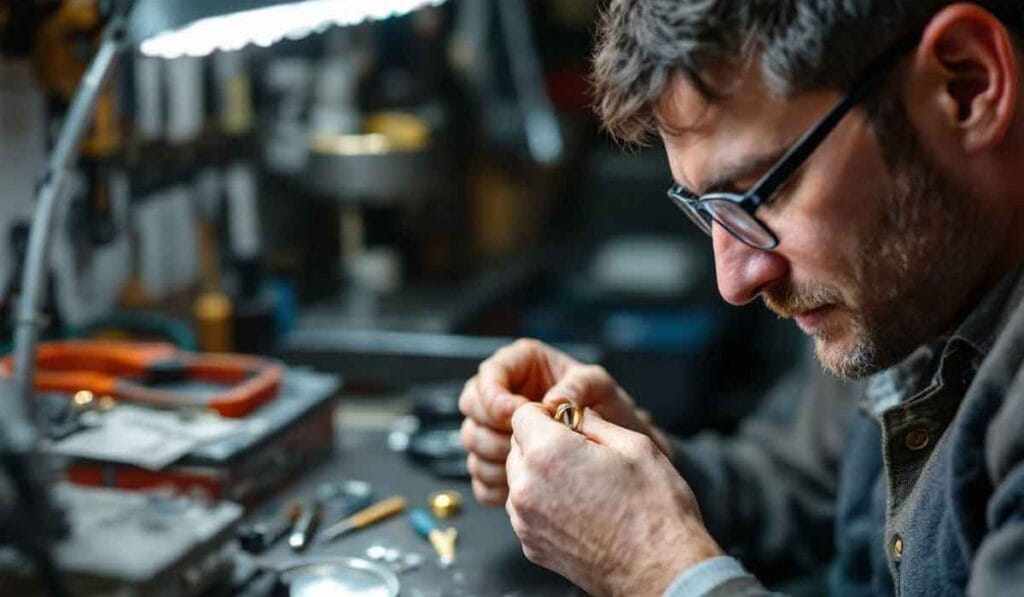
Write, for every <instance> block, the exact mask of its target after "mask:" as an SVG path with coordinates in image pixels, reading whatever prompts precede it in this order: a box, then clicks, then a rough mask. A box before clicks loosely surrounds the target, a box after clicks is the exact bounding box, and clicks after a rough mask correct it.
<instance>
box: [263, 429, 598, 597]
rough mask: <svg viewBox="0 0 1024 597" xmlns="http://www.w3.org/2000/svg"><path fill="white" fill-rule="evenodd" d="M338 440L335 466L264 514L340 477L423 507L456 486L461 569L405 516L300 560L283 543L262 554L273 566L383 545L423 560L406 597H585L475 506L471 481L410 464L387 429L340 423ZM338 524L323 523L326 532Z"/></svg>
mask: <svg viewBox="0 0 1024 597" xmlns="http://www.w3.org/2000/svg"><path fill="white" fill-rule="evenodd" d="M335 437H336V446H335V453H334V454H333V455H332V457H331V459H330V460H329V461H327V462H325V463H323V464H322V465H320V466H318V467H316V468H314V469H313V470H311V471H310V472H309V473H307V474H305V475H303V477H302V478H301V479H298V480H297V481H296V482H295V483H294V484H293V485H292V486H291V487H289V488H288V489H287V490H285V491H284V492H283V493H282V494H281V495H280V496H278V497H277V498H275V499H274V500H271V501H270V502H268V504H267V505H266V507H265V508H263V509H261V510H265V511H266V512H268V513H269V512H271V511H273V509H276V508H279V507H281V505H282V504H284V503H286V502H287V501H288V500H292V499H302V500H304V501H308V500H310V499H311V498H312V496H313V495H314V494H315V491H316V488H317V487H318V486H319V485H320V484H322V483H325V482H329V481H337V480H340V479H359V480H363V481H367V482H369V483H370V484H371V485H372V486H373V489H374V492H375V493H376V494H377V495H378V496H380V497H386V496H389V495H393V494H399V495H402V496H404V497H405V498H406V499H407V500H408V503H409V507H424V508H425V507H427V496H428V495H429V494H431V493H432V492H434V491H438V490H442V489H454V490H457V491H458V492H459V493H461V494H462V496H463V498H464V502H463V508H462V512H461V514H459V515H457V516H455V517H454V518H451V519H448V521H443V522H444V523H445V524H447V523H448V522H449V521H450V522H451V524H452V525H454V526H455V527H457V528H458V532H459V535H458V543H457V545H458V551H457V557H456V561H455V564H454V565H453V566H451V567H450V568H448V569H442V568H441V567H440V566H439V565H438V563H437V557H436V555H435V553H434V551H433V549H432V548H431V547H430V545H429V544H428V543H427V542H426V541H425V540H423V539H422V538H420V537H419V536H418V535H417V534H416V533H415V532H414V531H413V529H412V527H411V525H410V523H409V520H408V517H407V515H406V514H405V513H403V514H401V515H398V516H395V517H393V518H390V519H388V520H386V521H383V522H380V523H378V524H376V525H374V526H372V527H369V528H366V529H363V530H360V531H356V532H354V533H352V534H350V535H346V536H344V537H342V538H340V539H338V540H337V541H335V542H333V543H329V544H325V545H317V544H314V545H312V546H311V547H310V548H309V549H308V550H307V551H305V552H304V553H303V554H301V555H296V554H295V553H294V552H293V551H292V550H291V549H290V548H289V547H288V546H287V545H286V542H285V541H281V542H279V543H278V544H277V545H275V546H274V547H273V548H272V549H271V550H270V551H268V552H266V553H265V554H264V556H263V557H264V558H265V559H266V560H267V561H269V562H272V563H274V564H286V563H290V562H293V561H296V560H298V559H302V558H310V559H312V558H324V557H330V556H349V557H360V558H364V559H365V558H366V550H367V548H369V547H371V546H373V545H381V546H385V547H389V548H397V549H399V550H400V551H402V552H406V553H408V552H416V553H419V554H421V555H422V556H423V564H422V565H421V566H420V567H419V568H417V569H415V570H410V571H407V572H403V573H401V574H399V580H400V582H401V593H400V594H401V595H402V596H403V597H442V596H449V595H452V596H463V597H471V596H480V597H489V596H495V597H503V596H507V597H511V596H519V597H527V596H529V597H545V596H552V597H554V596H559V597H562V596H567V595H584V593H583V591H582V590H580V589H578V588H575V587H573V586H572V585H571V584H570V583H569V582H568V581H566V580H565V579H563V578H562V577H561V576H559V575H557V574H555V573H553V572H550V571H548V570H545V569H543V568H540V567H539V566H536V565H534V564H532V563H531V562H529V561H528V560H527V559H526V558H525V557H524V556H523V553H522V548H521V547H520V544H519V541H518V539H517V538H516V536H515V534H514V533H513V532H512V528H511V526H510V525H509V522H508V515H507V514H506V513H505V510H504V509H502V508H491V507H486V506H483V505H481V504H479V503H477V502H476V500H475V499H474V498H473V492H472V489H471V488H470V484H469V482H468V481H452V480H442V479H437V478H435V477H434V476H433V475H432V474H431V473H429V472H428V471H427V470H426V469H423V468H420V467H418V466H416V465H415V464H413V463H412V462H410V461H409V460H408V459H407V458H406V456H405V454H403V453H399V452H394V451H391V450H389V449H388V446H387V432H386V431H383V430H368V429H358V428H353V427H349V426H345V425H341V426H339V427H338V428H337V429H336V433H335ZM333 522H335V521H333V520H324V521H323V524H322V525H321V528H324V526H325V525H329V524H332V523H333Z"/></svg>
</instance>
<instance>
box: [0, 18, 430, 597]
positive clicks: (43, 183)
mask: <svg viewBox="0 0 1024 597" xmlns="http://www.w3.org/2000/svg"><path fill="white" fill-rule="evenodd" d="M443 2H444V0H305V1H295V0H292V1H285V0H113V1H112V2H110V3H108V4H107V6H108V7H109V11H110V19H109V21H108V23H107V25H106V27H105V29H104V31H103V34H102V36H101V41H100V45H99V48H98V50H97V52H96V54H95V56H94V57H93V59H92V61H91V62H90V64H89V66H88V68H87V69H86V71H85V74H84V76H83V77H82V81H81V83H80V84H79V87H78V90H77V91H76V92H75V96H74V98H73V99H72V100H71V104H70V106H69V108H68V111H67V114H66V116H65V118H64V121H63V124H62V125H61V128H60V132H59V134H58V136H57V139H56V142H55V143H54V145H53V149H52V151H51V152H50V157H49V160H48V162H47V166H46V170H45V171H44V172H43V176H42V178H41V179H40V183H39V187H38V190H37V192H36V198H35V199H36V201H35V213H34V215H33V219H32V228H31V232H30V234H29V241H28V251H27V253H26V258H25V262H24V266H23V272H22V273H23V275H22V280H21V296H20V298H19V303H18V308H17V313H16V317H15V336H14V357H15V371H14V377H13V382H12V384H11V386H10V387H7V388H3V389H4V390H5V392H4V393H3V395H2V396H0V399H2V400H3V403H4V404H3V417H2V418H0V419H2V420H0V447H2V454H0V458H2V465H3V467H4V472H6V473H7V476H8V478H9V480H10V483H11V484H12V485H13V486H14V489H15V490H16V491H15V493H16V494H17V496H18V499H17V501H18V505H17V507H16V508H15V511H20V513H21V516H19V515H18V514H12V515H11V516H9V519H10V521H14V522H15V523H17V526H18V527H19V531H16V532H14V533H12V534H13V535H15V537H14V539H15V541H14V542H15V543H16V544H18V545H19V546H21V547H23V548H24V549H25V551H26V552H27V553H28V555H29V556H30V557H32V558H33V559H34V560H36V562H37V564H38V565H39V567H40V572H41V574H42V576H43V577H44V579H46V580H47V582H51V583H57V584H52V586H51V587H50V588H51V592H53V593H63V592H64V591H63V590H62V589H61V587H60V586H59V583H58V581H57V580H56V579H57V576H58V575H56V574H55V572H54V568H53V565H52V559H51V558H50V555H49V548H48V543H49V538H52V537H54V536H58V535H59V534H60V533H61V530H60V527H62V525H61V524H59V523H57V522H56V521H57V520H59V519H61V517H60V516H59V515H58V514H57V510H56V509H54V508H53V507H52V504H50V503H49V501H48V498H47V494H46V491H45V489H44V488H45V485H44V484H43V483H42V482H40V479H41V470H40V469H41V468H42V466H43V464H44V463H43V462H42V461H41V460H39V459H38V457H37V454H36V447H37V440H38V431H37V429H36V424H35V420H34V408H33V393H34V384H33V380H34V371H35V357H36V354H35V353H36V343H37V340H38V332H39V327H40V325H41V323H42V322H41V318H42V316H41V314H40V299H41V298H42V295H43V285H44V281H45V279H46V269H47V263H48V249H49V245H50V232H51V229H52V226H53V218H54V213H55V212H56V207H57V205H58V202H59V201H62V200H64V199H65V193H64V191H65V188H64V186H65V183H66V182H67V174H68V170H69V169H70V167H71V166H72V163H73V162H74V160H75V159H76V157H77V155H78V151H79V144H80V142H81V140H82V137H83V135H84V134H85V132H86V130H87V129H88V126H89V123H90V120H91V116H92V112H93V108H94V107H95V105H96V100H97V98H98V96H99V95H100V91H101V89H102V88H103V85H104V84H105V82H106V80H107V78H108V76H109V74H110V72H111V69H112V67H113V65H114V62H115V60H116V58H117V55H118V54H119V52H120V51H121V50H122V49H125V48H135V47H137V48H138V50H139V51H140V52H141V53H143V54H145V55H149V56H155V57H163V58H174V57H178V56H192V57H199V56H206V55H208V54H211V53H212V52H214V51H218V50H221V51H230V50H237V49H240V48H243V47H245V46H247V45H250V44H254V45H258V46H263V47H265V46H269V45H271V44H273V43H275V42H278V41H280V40H282V39H286V38H287V39H299V38H302V37H305V36H307V35H309V34H311V33H318V32H322V31H324V30H326V29H327V28H329V27H332V26H344V25H354V24H358V23H362V22H367V21H372V20H379V19H384V18H388V17H391V16H397V15H401V14H405V13H408V12H410V11H413V10H416V9H418V8H421V7H425V6H436V5H440V4H442V3H443ZM0 489H2V488H0ZM0 493H3V492H0ZM0 497H3V496H0ZM0 502H2V500H0ZM0 522H2V521H0ZM23 535H24V536H23ZM4 538H5V537H3V536H2V534H0V539H4ZM19 539H20V541H19Z"/></svg>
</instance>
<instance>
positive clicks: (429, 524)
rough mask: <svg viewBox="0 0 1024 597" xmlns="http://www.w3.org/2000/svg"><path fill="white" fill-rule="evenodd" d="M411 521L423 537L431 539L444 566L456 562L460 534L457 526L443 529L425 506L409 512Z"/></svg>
mask: <svg viewBox="0 0 1024 597" xmlns="http://www.w3.org/2000/svg"><path fill="white" fill-rule="evenodd" d="M409 522H410V523H412V528H414V529H416V532H417V533H419V535H420V536H421V537H423V538H424V539H426V540H427V541H430V545H432V546H433V547H434V551H436V552H437V557H438V558H439V559H440V561H441V567H442V568H447V567H448V566H451V565H452V563H453V562H455V539H456V537H458V534H459V532H458V530H456V528H455V527H448V528H447V529H442V528H441V523H440V522H438V521H437V519H436V518H434V517H433V516H431V515H430V512H427V511H426V510H424V509H423V508H416V509H415V510H412V511H411V512H409Z"/></svg>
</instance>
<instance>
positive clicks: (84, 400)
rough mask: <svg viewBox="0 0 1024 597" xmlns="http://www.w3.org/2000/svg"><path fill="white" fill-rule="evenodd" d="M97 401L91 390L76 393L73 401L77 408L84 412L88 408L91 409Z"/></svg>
mask: <svg viewBox="0 0 1024 597" xmlns="http://www.w3.org/2000/svg"><path fill="white" fill-rule="evenodd" d="M95 399H96V396H95V395H93V393H92V392H90V391H89V390H81V391H79V392H75V395H74V397H73V398H72V399H71V400H72V401H73V402H74V403H75V406H76V407H78V408H79V409H83V410H84V409H86V408H90V407H91V406H92V404H93V401H94V400H95Z"/></svg>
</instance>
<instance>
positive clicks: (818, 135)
mask: <svg viewBox="0 0 1024 597" xmlns="http://www.w3.org/2000/svg"><path fill="white" fill-rule="evenodd" d="M919 40H920V36H919V35H906V36H904V37H902V38H900V40H899V41H897V42H896V43H894V44H893V45H892V46H891V47H890V48H889V49H888V50H886V51H885V52H884V53H883V54H882V55H881V56H879V57H878V58H876V59H875V60H874V61H873V62H872V63H871V64H869V65H868V66H867V68H865V69H864V71H863V73H862V74H861V75H860V76H859V77H858V78H857V79H856V80H855V81H854V84H853V85H852V86H851V87H850V91H849V92H847V94H846V95H845V96H844V97H843V98H842V99H841V100H839V103H837V104H836V105H835V106H834V107H833V108H832V109H831V110H829V112H828V113H827V114H825V116H824V117H823V118H822V119H821V120H820V121H819V122H818V123H817V124H815V125H814V126H813V127H811V129H810V130H808V131H807V132H806V133H804V135H803V136H802V137H801V138H800V139H799V140H798V141H797V142H796V143H794V144H793V146H792V147H790V148H789V150H788V151H787V152H786V153H785V154H784V155H783V156H782V157H781V158H780V159H779V161H778V162H776V163H775V165H774V166H772V168H771V169H770V170H768V172H767V173H766V174H765V175H764V176H762V177H761V178H760V179H759V180H758V181H757V182H756V183H755V184H754V186H753V187H751V188H750V190H748V191H747V192H745V193H742V194H741V193H708V194H706V195H703V196H700V197H698V196H697V195H696V194H694V193H693V192H692V191H690V190H689V189H687V188H686V187H684V186H682V185H680V184H674V185H672V187H671V188H669V190H668V196H669V198H670V199H672V202H673V203H674V204H675V205H676V206H677V207H679V209H681V210H682V211H683V213H685V214H686V215H687V216H688V217H689V218H690V219H691V220H692V221H693V222H694V223H695V224H697V227H698V228H700V229H701V230H703V231H704V232H705V233H707V234H708V235H709V236H710V235H711V222H712V221H714V222H717V223H718V224H719V225H720V226H722V228H723V229H725V230H726V231H727V232H728V233H729V234H731V235H732V236H733V237H734V238H736V239H737V240H739V241H740V242H742V243H744V244H746V245H748V246H750V247H753V248H755V249H760V250H764V251H771V250H773V249H775V248H776V247H778V246H779V238H778V236H776V235H775V233H774V232H773V231H772V230H771V228H769V227H768V226H767V225H766V224H765V223H764V222H762V221H761V220H760V219H758V217H757V216H756V215H755V214H754V212H755V211H757V208H759V207H761V206H762V205H764V204H765V203H766V202H767V201H768V200H769V199H771V198H772V196H773V195H774V194H775V193H776V192H777V191H778V190H779V189H780V188H781V187H782V186H783V185H784V184H785V183H786V182H787V181H788V180H789V178H790V177H791V176H793V173H794V172H796V171H797V170H798V169H800V167H801V166H803V164H804V162H806V161H807V159H808V158H809V157H810V156H811V154H812V153H814V151H815V150H816V149H817V148H818V147H819V146H820V145H821V143H822V142H823V141H824V140H825V138H826V137H828V135H829V133H831V132H832V131H833V130H835V128H836V126H837V125H838V124H839V122H840V121H842V119H843V117H844V116H846V115H847V114H848V113H849V112H850V110H851V109H853V107H854V106H856V105H857V104H858V103H860V101H861V100H863V99H864V98H865V97H866V96H867V95H868V92H869V91H870V90H871V88H872V87H873V86H874V85H875V84H876V83H877V82H878V81H880V80H881V79H882V76H883V75H884V74H886V73H887V72H888V70H889V69H890V68H892V67H893V66H894V65H895V63H896V61H897V59H898V58H900V57H901V56H902V55H903V54H905V53H906V52H908V51H910V50H911V49H913V48H914V47H916V46H917V44H918V41H919ZM715 202H723V203H728V204H732V205H735V206H737V207H739V208H740V209H742V210H743V211H744V212H746V214H747V215H748V216H749V217H750V220H751V222H750V223H752V224H754V225H756V226H757V227H758V228H759V229H760V230H761V231H762V232H763V233H764V234H765V235H766V238H767V239H769V242H766V243H763V244H760V245H759V244H758V243H756V242H753V241H751V240H750V239H748V238H744V236H743V234H741V233H738V232H736V231H735V230H733V227H732V226H731V225H729V224H728V223H726V222H723V221H722V219H721V218H720V217H718V216H716V215H715V213H714V211H712V210H710V209H709V208H708V205H709V204H712V203H715Z"/></svg>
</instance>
